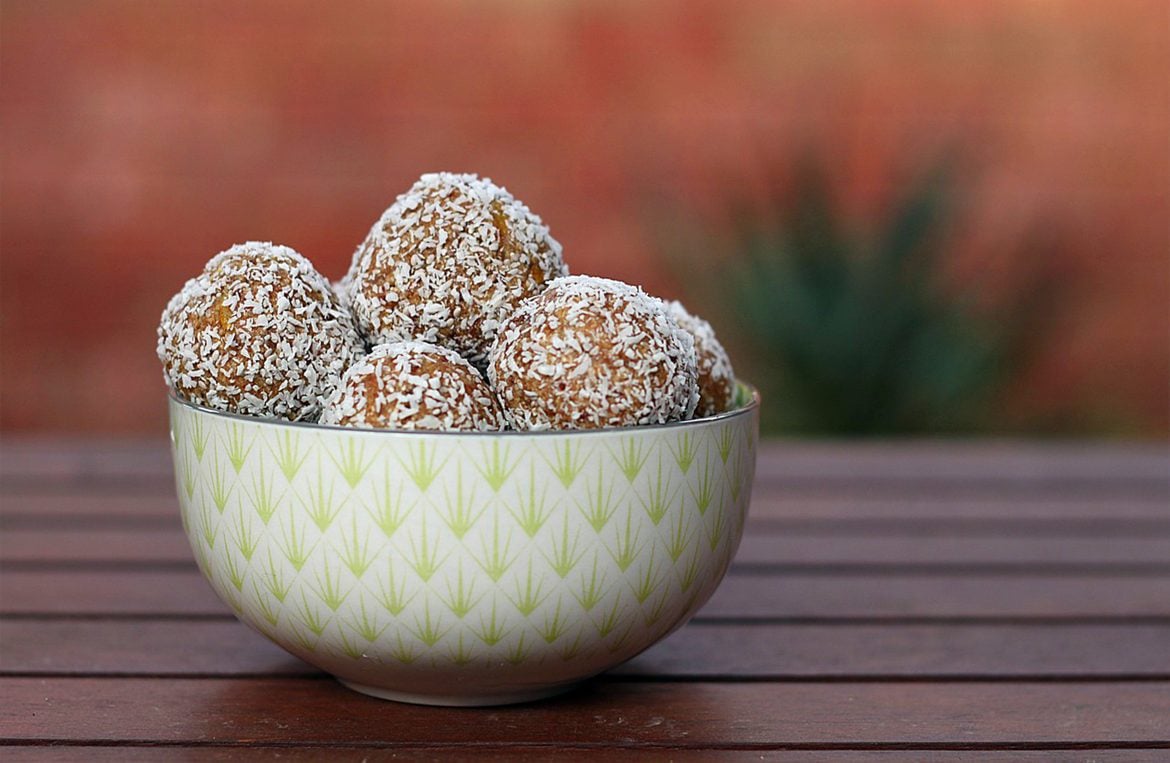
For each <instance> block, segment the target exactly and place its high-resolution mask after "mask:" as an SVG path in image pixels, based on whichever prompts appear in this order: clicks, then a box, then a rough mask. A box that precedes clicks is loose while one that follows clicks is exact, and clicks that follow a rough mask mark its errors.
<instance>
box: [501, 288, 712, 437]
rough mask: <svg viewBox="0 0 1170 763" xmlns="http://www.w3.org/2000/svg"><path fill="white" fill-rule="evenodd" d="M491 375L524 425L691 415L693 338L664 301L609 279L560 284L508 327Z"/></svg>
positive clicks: (612, 423) (571, 425)
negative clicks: (682, 327)
mask: <svg viewBox="0 0 1170 763" xmlns="http://www.w3.org/2000/svg"><path fill="white" fill-rule="evenodd" d="M488 379H489V381H490V382H491V384H492V386H493V388H494V389H495V390H496V395H497V397H498V398H499V400H500V404H501V405H502V406H503V408H504V416H505V417H506V418H507V420H508V423H509V424H511V425H512V426H513V427H515V428H516V429H597V428H600V427H620V426H633V425H638V424H661V423H665V422H668V421H678V420H681V419H686V418H689V417H690V416H691V415H692V414H693V413H694V410H695V406H696V404H697V403H698V399H699V386H698V372H697V369H696V361H695V347H694V340H693V339H691V336H690V334H688V333H687V332H685V331H683V330H682V329H681V328H680V327H679V325H678V324H677V323H676V322H675V321H674V319H673V318H671V317H670V316H669V315H668V314H667V312H666V308H665V306H664V305H663V304H662V302H661V300H658V299H656V298H654V297H651V296H649V295H647V294H646V293H645V292H644V291H642V290H641V289H639V288H637V287H634V286H630V285H629V284H625V283H621V282H620V281H611V280H609V279H606V278H592V277H588V276H570V277H566V278H558V279H556V280H554V281H553V282H552V283H550V284H549V287H548V288H547V289H546V290H545V291H543V292H542V293H541V294H540V295H539V296H536V297H534V298H532V299H530V300H528V301H526V302H524V303H523V304H522V305H521V306H520V307H519V308H518V309H517V310H516V312H514V313H513V314H512V315H511V316H510V317H509V318H508V319H507V320H506V321H505V322H504V325H503V327H502V328H501V329H500V334H499V337H498V338H497V340H496V343H495V345H493V347H492V350H491V353H490V355H489V357H488Z"/></svg>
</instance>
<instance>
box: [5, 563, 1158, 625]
mask: <svg viewBox="0 0 1170 763" xmlns="http://www.w3.org/2000/svg"><path fill="white" fill-rule="evenodd" d="M227 613H228V610H227V608H226V607H225V606H224V605H223V604H222V603H220V601H219V600H218V599H217V598H216V597H215V595H214V594H213V593H212V591H211V588H210V587H209V586H208V585H207V583H206V582H205V581H204V580H203V578H202V577H201V576H200V574H199V573H198V572H197V571H195V570H188V569H181V570H171V569H160V570H154V571H152V572H150V573H149V574H143V573H142V572H140V571H124V570H96V571H92V570H80V571H77V570H64V571H24V570H13V571H5V572H4V573H3V574H0V614H7V615H11V614H21V615H41V614H61V615H70V614H72V615H77V614H86V615H102V614H119V615H131V614H133V615H147V616H151V615H159V614H162V615H194V616H206V615H226V614H227ZM700 615H701V616H708V617H721V618H741V619H749V620H750V619H770V618H895V619H896V618H905V617H916V618H923V617H926V618H930V617H935V618H963V617H984V618H986V617H996V618H1012V617H1020V618H1028V617H1061V618H1070V617H1074V618H1101V617H1134V616H1145V617H1151V616H1156V617H1170V576H1144V575H1143V576H1129V575H1121V576H1115V575H1093V576H1084V575H1065V574H1060V573H1057V574H1052V575H1047V576H1045V575H1031V576H1026V577H1024V576H1019V575H1014V574H989V575H973V574H970V572H969V571H963V572H960V573H956V574H953V575H940V574H934V573H931V574H924V575H919V574H914V573H891V574H881V575H874V574H868V573H867V574H857V573H848V572H847V573H843V574H826V573H805V572H789V573H784V574H762V575H755V574H739V575H730V576H728V577H727V578H726V579H725V580H724V582H723V584H722V585H721V586H720V588H719V590H718V591H716V593H715V595H714V596H713V597H712V599H711V601H710V602H708V604H707V605H706V606H705V607H704V608H703V610H702V612H701V613H700Z"/></svg>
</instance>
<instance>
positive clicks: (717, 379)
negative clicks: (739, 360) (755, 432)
mask: <svg viewBox="0 0 1170 763" xmlns="http://www.w3.org/2000/svg"><path fill="white" fill-rule="evenodd" d="M666 310H667V312H668V313H669V314H670V317H672V318H674V320H675V321H676V322H677V323H678V325H679V326H680V327H682V329H683V330H684V331H686V332H687V333H689V334H690V335H691V337H692V338H693V339H694V340H695V359H696V361H697V364H698V370H699V405H698V407H697V408H696V409H695V415H696V416H714V415H715V414H716V413H722V412H723V411H726V410H729V409H730V408H731V406H732V403H733V402H734V401H735V372H734V371H733V370H732V368H731V358H730V357H729V356H728V354H727V351H726V350H725V349H723V345H722V344H720V342H719V340H718V339H717V338H716V337H715V329H713V328H712V327H711V324H710V323H708V322H707V321H705V320H703V319H702V318H700V317H699V316H697V315H692V314H691V313H690V312H688V311H687V309H686V308H685V307H683V304H682V303H681V302H678V301H674V302H667V303H666Z"/></svg>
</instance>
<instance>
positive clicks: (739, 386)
mask: <svg viewBox="0 0 1170 763" xmlns="http://www.w3.org/2000/svg"><path fill="white" fill-rule="evenodd" d="M735 385H736V398H737V399H738V400H739V401H744V400H745V399H746V402H741V403H740V405H739V406H738V407H736V408H733V409H731V410H730V411H724V412H723V413H717V414H715V415H714V416H704V417H703V418H699V419H687V420H686V421H671V422H669V423H667V424H643V425H634V426H625V427H602V428H600V429H538V430H511V429H510V430H505V431H502V432H478V431H474V430H464V429H373V428H367V427H341V426H335V425H333V424H318V423H316V422H313V421H286V420H285V419H268V418H262V417H260V416H248V415H246V414H243V413H233V412H231V411H220V410H216V409H215V408H208V407H206V406H203V405H199V404H198V403H192V402H191V401H189V400H184V399H183V398H181V397H179V396H178V395H177V394H175V391H174V390H173V389H168V390H167V397H168V398H169V399H170V401H171V402H172V403H174V404H176V405H178V406H179V407H181V408H187V409H188V410H191V411H194V412H196V413H199V414H202V415H207V416H216V417H219V418H223V419H227V420H229V421H244V422H247V423H249V424H259V425H262V426H273V427H293V428H296V429H302V430H311V431H325V432H345V433H350V434H362V435H373V436H377V437H384V436H398V437H580V436H595V435H605V434H610V435H612V434H622V433H625V434H629V433H637V432H648V431H656V430H662V429H684V428H686V427H691V426H696V427H697V426H704V425H707V424H714V423H718V422H722V421H729V420H731V419H736V418H739V417H741V416H752V415H754V414H756V413H757V412H758V411H759V408H760V391H759V390H758V389H756V387H755V386H754V385H752V384H749V383H747V382H745V381H742V380H740V379H736V380H735Z"/></svg>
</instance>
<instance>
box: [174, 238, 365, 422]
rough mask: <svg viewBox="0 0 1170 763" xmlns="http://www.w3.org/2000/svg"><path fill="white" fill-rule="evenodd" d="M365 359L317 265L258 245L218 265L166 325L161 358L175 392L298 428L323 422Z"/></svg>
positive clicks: (182, 298) (179, 301)
mask: <svg viewBox="0 0 1170 763" xmlns="http://www.w3.org/2000/svg"><path fill="white" fill-rule="evenodd" d="M363 351H364V345H363V344H362V340H361V337H360V336H359V335H358V333H357V330H356V328H355V326H354V324H353V319H352V317H351V316H350V314H349V311H347V310H346V309H345V308H344V307H342V306H341V304H340V302H339V301H338V298H337V295H336V294H334V292H333V289H332V288H331V287H330V286H329V282H328V281H326V280H325V278H324V277H323V276H321V274H319V273H318V272H317V271H316V270H314V269H313V266H312V265H311V264H309V261H308V260H306V259H305V258H304V257H302V256H301V255H299V254H297V253H296V252H295V251H293V250H292V249H289V248H288V247H286V246H278V245H276V244H271V243H260V242H256V241H250V242H248V243H245V244H238V245H236V246H233V247H232V248H231V249H228V250H227V251H225V252H221V253H220V254H218V255H216V256H215V257H213V258H212V259H211V260H210V261H209V262H208V263H207V265H206V267H205V268H204V270H203V273H202V274H200V275H199V276H198V277H196V278H193V279H191V280H190V281H188V282H187V283H186V284H185V285H184V286H183V289H182V290H181V291H180V292H179V293H178V294H176V295H175V296H174V297H172V298H171V300H170V302H169V303H168V304H167V307H166V309H165V310H164V311H163V314H162V319H161V321H160V322H159V326H158V357H159V360H161V361H162V364H163V377H164V378H165V379H166V382H167V384H169V385H170V387H171V388H172V389H173V390H174V391H175V394H177V395H178V396H180V397H182V398H183V399H185V400H188V401H190V402H193V403H197V404H199V405H203V406H206V407H208V408H214V409H216V410H221V411H230V412H233V413H243V414H248V415H251V416H264V417H270V418H279V419H288V420H290V421H302V420H310V421H315V420H316V419H317V416H318V415H319V414H320V411H321V403H322V398H323V397H324V396H326V395H329V394H332V392H333V390H334V389H335V388H336V386H337V384H338V383H339V382H340V380H341V373H342V372H343V371H344V370H345V369H346V368H347V367H348V366H349V365H350V364H351V363H352V362H353V361H354V360H355V359H356V358H357V357H359V356H360V355H361V354H362V352H363Z"/></svg>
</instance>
